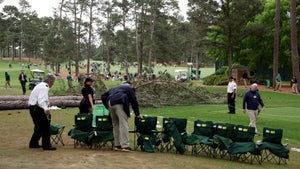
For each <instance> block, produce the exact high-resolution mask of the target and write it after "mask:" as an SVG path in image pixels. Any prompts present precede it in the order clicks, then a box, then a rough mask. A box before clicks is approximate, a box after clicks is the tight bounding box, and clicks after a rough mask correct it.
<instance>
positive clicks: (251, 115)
mask: <svg viewBox="0 0 300 169" xmlns="http://www.w3.org/2000/svg"><path fill="white" fill-rule="evenodd" d="M247 114H248V116H249V119H250V123H249V126H250V127H254V128H255V133H258V132H257V128H256V118H257V116H258V110H248V109H247Z"/></svg>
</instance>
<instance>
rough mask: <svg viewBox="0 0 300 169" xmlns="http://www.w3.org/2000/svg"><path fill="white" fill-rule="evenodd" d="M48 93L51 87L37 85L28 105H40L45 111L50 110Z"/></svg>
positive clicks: (42, 83)
mask: <svg viewBox="0 0 300 169" xmlns="http://www.w3.org/2000/svg"><path fill="white" fill-rule="evenodd" d="M48 91H49V85H48V84H47V83H45V82H41V83H39V84H38V85H36V86H35V87H34V88H33V90H32V92H31V94H30V96H29V101H28V105H29V106H34V105H38V106H39V107H40V108H43V109H44V110H47V109H49V108H48V106H49V97H48Z"/></svg>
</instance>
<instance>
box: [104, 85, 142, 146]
mask: <svg viewBox="0 0 300 169" xmlns="http://www.w3.org/2000/svg"><path fill="white" fill-rule="evenodd" d="M101 100H102V103H103V104H104V106H105V107H106V109H108V110H109V113H110V116H111V119H112V124H113V133H114V146H115V150H116V151H125V152H130V151H133V150H132V149H131V148H130V144H129V141H130V139H129V133H128V118H129V117H130V111H129V104H131V107H132V109H133V111H134V113H135V116H136V117H138V118H142V116H141V114H140V111H139V104H138V102H137V99H136V95H135V89H134V88H133V87H131V83H130V82H124V83H123V84H122V85H120V86H117V87H114V88H111V89H110V90H108V91H107V92H105V93H104V94H103V95H102V96H101Z"/></svg>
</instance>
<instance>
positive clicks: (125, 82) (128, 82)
mask: <svg viewBox="0 0 300 169" xmlns="http://www.w3.org/2000/svg"><path fill="white" fill-rule="evenodd" d="M122 84H123V85H129V86H131V82H130V81H124V82H122Z"/></svg>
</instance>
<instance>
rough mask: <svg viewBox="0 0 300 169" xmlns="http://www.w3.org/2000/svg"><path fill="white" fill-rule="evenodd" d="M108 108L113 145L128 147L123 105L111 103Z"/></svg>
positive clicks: (125, 116) (126, 122)
mask: <svg viewBox="0 0 300 169" xmlns="http://www.w3.org/2000/svg"><path fill="white" fill-rule="evenodd" d="M108 110H109V113H110V116H111V120H112V125H113V133H114V146H121V147H122V148H127V147H129V146H130V144H129V141H130V140H129V139H130V138H129V132H128V129H129V126H128V116H127V115H126V113H125V112H124V109H123V105H122V104H117V105H113V106H111V107H109V109H108Z"/></svg>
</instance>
